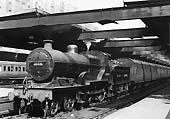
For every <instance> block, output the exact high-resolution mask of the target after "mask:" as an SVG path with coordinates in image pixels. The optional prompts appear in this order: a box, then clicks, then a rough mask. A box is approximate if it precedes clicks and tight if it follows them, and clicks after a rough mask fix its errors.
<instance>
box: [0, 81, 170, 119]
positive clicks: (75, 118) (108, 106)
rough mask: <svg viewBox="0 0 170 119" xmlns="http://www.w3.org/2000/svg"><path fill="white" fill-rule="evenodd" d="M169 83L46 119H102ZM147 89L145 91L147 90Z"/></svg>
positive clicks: (17, 117) (18, 117) (19, 118)
mask: <svg viewBox="0 0 170 119" xmlns="http://www.w3.org/2000/svg"><path fill="white" fill-rule="evenodd" d="M169 84H170V83H165V84H162V85H159V86H158V87H156V88H153V87H148V88H149V90H146V89H145V90H141V91H140V92H136V93H134V94H133V95H127V96H125V97H122V98H120V99H108V100H110V101H109V102H107V101H104V102H102V103H96V104H91V105H90V106H89V107H87V108H83V109H80V110H74V111H72V112H59V113H58V114H57V115H56V116H54V117H48V119H102V118H104V117H105V116H107V115H109V114H111V113H114V112H116V111H117V110H119V109H121V108H124V107H127V106H129V105H132V104H134V103H135V102H137V101H139V100H141V99H143V98H145V97H147V96H148V95H150V94H152V93H153V92H155V91H158V90H160V89H162V88H164V87H166V86H168V85H169ZM148 88H147V89H148ZM3 118H4V119H11V118H12V119H26V118H28V115H27V114H21V115H15V116H7V117H3ZM30 119H39V117H37V118H36V117H32V118H30Z"/></svg>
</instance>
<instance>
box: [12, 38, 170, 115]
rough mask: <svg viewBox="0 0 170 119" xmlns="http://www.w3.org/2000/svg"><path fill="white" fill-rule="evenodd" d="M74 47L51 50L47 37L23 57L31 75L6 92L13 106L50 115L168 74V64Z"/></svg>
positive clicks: (98, 99)
mask: <svg viewBox="0 0 170 119" xmlns="http://www.w3.org/2000/svg"><path fill="white" fill-rule="evenodd" d="M77 50H78V48H77V46H75V45H70V46H68V52H65V53H64V52H61V51H58V50H54V49H52V44H51V43H50V42H49V41H48V40H47V41H46V43H45V45H44V48H37V49H35V50H33V51H32V52H31V53H30V54H29V55H28V57H27V61H26V68H27V72H28V74H29V75H30V77H29V78H26V79H25V80H24V86H19V87H16V88H15V89H14V92H13V93H10V95H9V97H10V99H11V100H14V109H15V110H17V112H21V113H22V112H27V113H29V114H30V115H36V114H37V113H38V112H40V116H47V115H50V116H53V115H55V114H56V113H57V112H58V111H59V110H63V111H71V110H73V109H74V108H75V106H76V105H77V104H82V103H87V104H89V103H91V102H96V101H97V102H101V101H103V100H104V99H105V98H106V97H107V98H109V97H117V96H120V95H123V94H127V93H131V92H133V91H134V90H136V89H138V88H141V87H143V86H147V85H149V84H152V83H153V82H156V81H160V80H162V81H165V79H168V78H169V77H170V68H169V67H168V66H163V65H158V64H153V63H147V62H144V61H139V60H135V59H130V58H119V59H112V58H111V56H110V55H109V54H108V53H104V52H100V51H86V52H82V53H80V54H79V53H78V51H77ZM35 110H36V111H35ZM37 110H41V111H37ZM37 115H39V114H37Z"/></svg>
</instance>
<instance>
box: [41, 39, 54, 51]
mask: <svg viewBox="0 0 170 119" xmlns="http://www.w3.org/2000/svg"><path fill="white" fill-rule="evenodd" d="M43 42H44V48H46V49H53V48H52V43H53V40H44V41H43Z"/></svg>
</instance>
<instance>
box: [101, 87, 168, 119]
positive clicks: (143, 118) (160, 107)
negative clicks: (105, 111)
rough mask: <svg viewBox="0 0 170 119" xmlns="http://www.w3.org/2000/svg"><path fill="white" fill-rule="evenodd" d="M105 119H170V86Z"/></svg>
mask: <svg viewBox="0 0 170 119" xmlns="http://www.w3.org/2000/svg"><path fill="white" fill-rule="evenodd" d="M104 119H170V86H168V87H165V88H164V89H161V90H159V91H157V92H155V93H153V94H152V95H150V96H148V97H146V98H144V99H143V100H141V101H139V102H137V103H135V104H133V105H131V106H129V107H125V108H123V109H120V110H118V111H116V112H114V113H112V114H110V115H108V116H106V117H105V118H104Z"/></svg>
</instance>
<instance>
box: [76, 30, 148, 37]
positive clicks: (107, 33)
mask: <svg viewBox="0 0 170 119" xmlns="http://www.w3.org/2000/svg"><path fill="white" fill-rule="evenodd" d="M146 32H147V29H146V28H136V29H120V30H104V31H89V32H83V33H81V34H80V36H79V38H78V40H86V39H105V38H127V37H130V38H134V37H142V36H143V35H146Z"/></svg>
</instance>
